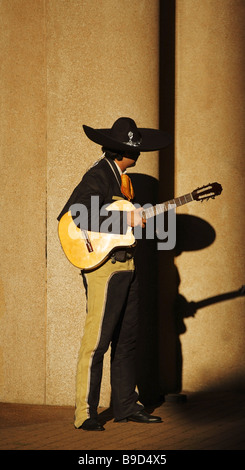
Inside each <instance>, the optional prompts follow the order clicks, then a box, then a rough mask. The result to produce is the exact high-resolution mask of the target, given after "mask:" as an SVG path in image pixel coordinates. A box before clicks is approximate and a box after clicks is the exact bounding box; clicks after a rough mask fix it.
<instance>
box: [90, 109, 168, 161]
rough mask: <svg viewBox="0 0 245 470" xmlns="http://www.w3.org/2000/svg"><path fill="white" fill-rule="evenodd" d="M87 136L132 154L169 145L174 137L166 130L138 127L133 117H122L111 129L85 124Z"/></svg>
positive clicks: (115, 149) (113, 148)
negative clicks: (95, 127)
mask: <svg viewBox="0 0 245 470" xmlns="http://www.w3.org/2000/svg"><path fill="white" fill-rule="evenodd" d="M83 129H84V132H85V134H86V135H87V137H88V138H89V139H90V140H92V141H93V142H95V143H96V144H99V145H101V146H102V147H104V148H106V149H108V150H114V151H118V152H119V151H121V152H123V151H125V152H128V153H130V154H135V153H139V152H153V151H155V150H160V149H162V148H164V147H167V146H168V145H169V144H170V143H171V142H172V137H171V136H170V135H169V134H168V133H167V132H165V131H160V130H157V129H148V128H138V127H137V126H136V123H135V121H134V120H133V119H131V118H128V117H120V118H119V119H117V120H116V121H115V122H114V124H113V126H112V127H111V129H93V128H92V127H89V126H85V125H84V126H83Z"/></svg>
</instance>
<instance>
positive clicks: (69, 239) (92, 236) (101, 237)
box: [58, 183, 223, 271]
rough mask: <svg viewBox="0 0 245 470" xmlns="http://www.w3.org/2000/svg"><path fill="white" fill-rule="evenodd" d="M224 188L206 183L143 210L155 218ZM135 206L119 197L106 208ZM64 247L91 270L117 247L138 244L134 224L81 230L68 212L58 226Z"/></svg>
mask: <svg viewBox="0 0 245 470" xmlns="http://www.w3.org/2000/svg"><path fill="white" fill-rule="evenodd" d="M222 190H223V188H222V186H221V184H219V183H211V184H210V183H209V184H208V185H206V186H202V187H201V188H197V189H195V190H194V191H193V192H192V193H189V194H185V195H184V196H181V197H178V198H176V199H172V200H171V201H166V202H165V203H163V204H157V205H156V206H154V207H150V208H147V209H144V211H143V212H142V214H143V213H144V219H147V218H150V217H153V216H155V215H157V214H161V213H162V212H165V211H167V210H169V207H170V208H171V207H173V204H174V205H176V207H178V206H180V205H183V204H186V203H188V202H191V201H204V200H205V199H206V200H208V199H210V198H212V199H214V198H215V197H216V196H218V195H219V194H221V192H222ZM134 210H135V207H134V205H133V204H132V203H131V202H129V201H126V200H125V199H119V200H117V201H115V202H113V203H112V204H110V206H108V207H107V211H108V212H109V211H125V212H129V211H134ZM58 233H59V239H60V243H61V246H62V248H63V251H64V253H65V255H66V256H67V258H68V260H69V261H70V262H71V263H72V264H73V265H74V266H76V267H77V268H80V269H82V270H84V271H91V270H93V269H95V268H97V267H98V266H100V265H101V264H102V263H104V261H106V259H108V257H109V256H110V255H111V253H112V252H113V251H115V249H116V248H118V249H119V248H127V247H130V246H133V245H134V244H135V237H134V234H133V229H132V227H129V226H128V228H127V232H126V234H125V235H117V234H113V233H104V232H102V233H100V232H89V231H87V230H80V229H79V228H78V227H77V226H76V224H75V223H74V221H73V219H72V217H71V212H66V214H64V215H63V217H62V218H61V219H60V221H59V227H58Z"/></svg>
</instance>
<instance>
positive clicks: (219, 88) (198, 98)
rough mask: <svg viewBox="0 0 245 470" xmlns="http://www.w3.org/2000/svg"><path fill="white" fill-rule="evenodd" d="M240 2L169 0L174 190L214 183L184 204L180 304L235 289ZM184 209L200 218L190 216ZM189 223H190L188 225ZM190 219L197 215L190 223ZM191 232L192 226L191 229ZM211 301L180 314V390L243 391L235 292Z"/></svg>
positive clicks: (242, 142) (243, 322) (239, 230)
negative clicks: (214, 193)
mask: <svg viewBox="0 0 245 470" xmlns="http://www.w3.org/2000/svg"><path fill="white" fill-rule="evenodd" d="M244 43H245V3H244V2H243V1H239V0H204V1H201V2H196V1H195V0H178V1H177V2H176V106H175V125H176V135H175V153H176V164H175V192H176V195H179V194H185V193H188V192H190V191H192V190H193V189H195V188H196V187H198V186H202V185H205V184H208V183H209V182H213V181H218V182H220V183H221V184H222V186H223V193H222V195H221V196H219V197H218V198H217V199H216V200H215V201H213V200H210V201H208V202H203V203H202V204H200V203H197V202H193V203H191V204H190V205H189V206H188V207H187V206H183V208H182V209H181V210H180V211H179V213H180V214H186V215H187V216H189V219H190V226H191V227H192V228H193V231H194V232H195V230H196V233H195V236H196V237H198V236H199V237H200V238H201V239H202V238H203V241H204V242H205V239H204V238H205V235H204V234H205V231H206V242H207V243H208V237H210V236H211V238H212V235H211V232H212V230H214V231H215V240H214V241H213V243H211V244H210V245H209V246H207V247H206V248H204V249H201V250H195V248H194V246H195V241H196V240H194V239H193V238H192V242H193V250H191V251H185V250H184V249H183V252H182V254H180V255H179V256H178V257H176V266H177V269H178V274H179V277H180V285H179V293H180V294H181V295H182V296H183V297H184V298H185V300H186V301H187V302H190V301H194V302H197V301H200V300H203V299H207V298H209V297H212V296H219V295H221V294H224V293H227V292H231V291H235V290H238V289H239V288H240V287H241V285H242V284H244V283H245V282H244V281H245V269H244V268H245V264H244V235H245V230H244V229H245V224H244V212H245V205H244V197H243V192H244V168H245V165H244V148H245V134H244V121H245V100H244V98H245V96H244V93H245V88H244V83H245V58H244ZM191 216H192V217H193V216H195V217H199V218H201V219H202V220H203V221H204V223H205V222H206V223H207V224H210V227H209V228H208V225H204V224H203V225H201V223H200V224H198V223H195V219H192V218H191ZM193 221H194V222H193ZM198 222H201V221H200V220H198ZM198 232H199V233H198ZM218 300H220V299H218V298H217V299H215V301H214V303H212V304H211V305H210V306H207V307H205V308H201V309H199V310H197V312H196V314H195V318H191V317H190V318H187V319H186V320H185V325H186V328H187V331H186V332H185V333H184V334H183V335H182V336H181V343H182V356H183V387H184V388H185V389H187V390H198V391H200V390H205V389H217V388H220V389H231V388H233V389H241V388H244V360H243V358H244V352H245V351H244V330H245V328H244V327H245V318H244V297H243V298H241V297H237V298H234V299H233V300H226V301H223V302H220V301H218Z"/></svg>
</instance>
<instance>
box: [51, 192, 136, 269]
mask: <svg viewBox="0 0 245 470" xmlns="http://www.w3.org/2000/svg"><path fill="white" fill-rule="evenodd" d="M134 209H135V208H134V206H133V204H132V203H131V202H129V201H126V200H124V199H122V200H118V201H115V202H113V203H112V204H110V206H108V207H107V210H108V212H109V211H112V210H113V211H115V210H118V211H122V210H123V211H133V210H134ZM58 234H59V239H60V243H61V246H62V248H63V251H64V253H65V255H66V257H67V258H68V260H69V261H70V262H71V263H72V264H73V265H74V266H75V267H77V268H80V269H82V270H84V271H91V270H93V269H95V268H97V267H99V266H100V265H101V264H103V262H104V261H106V259H108V257H109V256H110V255H111V253H112V252H113V251H114V250H115V249H116V248H126V247H129V246H133V245H134V244H135V237H134V235H133V231H132V227H129V226H128V229H127V232H126V234H125V235H120V234H114V233H100V232H90V231H85V230H80V229H79V228H78V227H77V226H76V224H75V223H74V221H73V219H72V216H71V212H70V211H69V212H66V213H65V214H64V215H63V217H62V218H61V219H60V221H59V226H58Z"/></svg>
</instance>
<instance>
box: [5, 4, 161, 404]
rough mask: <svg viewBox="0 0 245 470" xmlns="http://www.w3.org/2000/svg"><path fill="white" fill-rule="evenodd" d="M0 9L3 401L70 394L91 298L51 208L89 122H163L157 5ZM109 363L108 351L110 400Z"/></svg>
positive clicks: (78, 167) (93, 152)
mask: <svg viewBox="0 0 245 470" xmlns="http://www.w3.org/2000/svg"><path fill="white" fill-rule="evenodd" d="M0 8H1V11H0V16H1V22H2V29H3V35H2V39H1V41H2V44H1V46H2V47H1V49H2V51H3V52H2V53H3V60H2V63H3V75H2V82H1V96H2V97H3V104H2V108H1V129H2V141H1V152H2V159H3V170H2V183H3V185H2V187H3V190H4V191H3V195H4V199H3V209H4V220H3V229H2V231H1V236H2V247H3V248H2V250H3V253H2V286H3V287H2V290H3V297H2V298H3V310H2V311H1V312H2V313H1V319H0V321H1V328H0V335H1V369H0V377H1V391H0V400H2V401H10V402H11V401H14V402H15V401H17V402H27V403H48V404H72V405H73V404H74V384H75V369H76V360H77V353H78V349H79V346H80V338H81V334H82V328H83V322H84V317H85V297H84V291H83V288H82V280H81V276H80V275H79V271H78V270H76V269H75V268H74V267H73V266H71V265H70V264H69V263H68V262H67V260H66V258H65V257H64V255H63V252H62V250H61V247H60V245H59V241H58V237H57V220H56V217H57V215H58V214H59V212H60V210H61V209H62V207H63V205H64V204H65V202H66V200H67V198H68V197H69V195H70V193H71V191H72V190H73V188H74V186H75V185H76V184H78V182H79V181H80V179H81V178H82V176H83V174H84V172H85V171H86V169H87V168H88V166H90V165H91V164H92V163H93V162H94V161H95V160H97V158H99V157H100V155H101V150H100V148H99V146H96V145H95V144H93V143H92V142H90V141H89V140H88V139H87V138H86V136H85V134H83V130H82V124H88V125H91V126H94V127H111V125H112V124H113V122H114V121H115V120H116V119H117V118H118V117H120V116H131V117H133V118H134V119H135V120H136V122H137V123H138V125H139V126H146V125H148V126H152V127H158V75H159V73H158V68H159V67H158V34H159V28H158V17H159V13H158V10H159V5H158V1H157V0H153V1H151V2H150V3H149V2H148V1H142V0H140V1H139V0H124V1H122V2H114V1H112V0H103V2H98V1H97V0H47V1H44V0H43V1H41V0H11V1H10V2H9V1H8V0H3V1H1V3H0ZM149 162H150V163H149ZM136 171H138V172H143V173H146V174H149V175H151V176H152V177H157V176H158V159H157V153H155V154H152V155H151V156H150V158H145V157H142V159H141V160H140V162H139V165H138V166H137V170H136ZM46 226H47V228H46ZM46 250H47V258H46ZM108 368H109V366H108V358H107V362H106V365H105V378H104V382H103V387H102V403H103V404H107V403H108V400H109V386H108V374H109V370H108ZM104 383H105V385H104Z"/></svg>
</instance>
